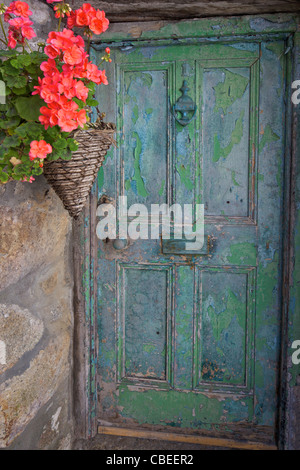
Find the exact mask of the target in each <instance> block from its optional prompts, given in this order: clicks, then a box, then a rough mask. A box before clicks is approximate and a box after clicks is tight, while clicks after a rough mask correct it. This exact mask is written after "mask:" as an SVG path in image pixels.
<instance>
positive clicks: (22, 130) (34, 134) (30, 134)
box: [15, 122, 43, 140]
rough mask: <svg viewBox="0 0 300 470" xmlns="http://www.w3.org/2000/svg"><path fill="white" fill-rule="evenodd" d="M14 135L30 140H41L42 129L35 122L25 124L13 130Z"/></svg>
mask: <svg viewBox="0 0 300 470" xmlns="http://www.w3.org/2000/svg"><path fill="white" fill-rule="evenodd" d="M15 133H16V134H18V135H19V136H20V137H23V138H25V137H27V138H29V139H31V140H41V137H42V135H43V128H42V126H41V124H38V123H36V122H25V123H24V124H21V125H20V126H19V127H17V128H16V129H15Z"/></svg>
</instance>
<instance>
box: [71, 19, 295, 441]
mask: <svg viewBox="0 0 300 470" xmlns="http://www.w3.org/2000/svg"><path fill="white" fill-rule="evenodd" d="M297 19H298V20H299V16H296V15H295V14H294V15H292V14H282V15H262V16H259V17H258V16H245V17H235V18H206V19H200V20H193V21H180V22H174V23H170V24H168V25H167V26H166V25H165V26H162V25H161V23H145V24H143V23H139V24H133V23H128V24H114V25H112V27H111V28H110V32H109V33H106V34H105V35H103V36H102V43H103V45H104V46H106V45H109V44H110V43H111V42H117V43H123V44H124V43H125V44H126V43H128V42H133V41H136V40H139V41H146V42H150V41H158V42H159V43H164V44H165V43H169V42H170V41H172V40H174V38H176V40H177V41H178V42H183V41H184V40H186V38H187V37H188V38H189V41H195V42H206V41H209V40H210V38H222V40H223V41H227V40H230V41H232V40H233V34H234V39H241V38H243V40H247V39H248V40H254V39H256V40H259V39H260V38H265V37H266V36H270V35H272V37H276V36H278V35H281V36H282V35H285V36H286V38H287V37H288V41H289V44H288V47H287V51H286V54H287V57H288V59H287V70H286V72H287V83H290V84H291V83H292V82H293V81H294V80H296V79H300V60H299V57H300V32H297ZM298 22H299V21H298ZM171 37H172V39H170V38H171ZM291 93H292V90H291V87H290V86H287V95H286V99H287V110H288V112H287V115H286V129H287V134H286V154H285V193H284V208H285V210H284V213H285V220H284V226H283V237H282V239H283V261H282V267H283V286H282V298H283V301H282V338H281V339H282V351H281V377H280V403H279V414H278V426H277V432H278V436H277V442H278V448H279V449H290V448H297V446H299V437H297V429H296V428H297V427H298V429H299V425H300V423H299V409H297V407H296V398H295V397H297V396H299V383H298V381H299V379H298V380H297V377H299V376H300V370H299V369H300V366H295V365H292V363H291V354H292V352H293V351H292V349H291V344H292V342H293V341H294V340H295V339H300V315H299V308H300V307H299V304H300V292H299V289H298V290H297V282H298V283H299V282H300V279H299V272H300V253H299V246H300V244H299V241H300V240H299V238H300V211H299V203H300V184H299V183H300V161H297V154H299V152H300V133H299V131H298V135H297V129H299V122H300V104H299V105H298V106H296V105H293V104H292V103H291ZM298 160H300V159H298ZM96 184H97V183H95V185H94V188H93V190H92V192H91V195H90V200H89V204H88V205H87V206H86V208H85V210H84V212H83V214H82V215H81V217H80V219H79V220H78V221H74V225H73V232H74V276H75V289H74V315H75V318H74V320H75V329H74V397H73V398H74V416H75V425H76V437H77V438H91V437H93V436H94V435H95V434H96V432H97V416H96V409H97V378H96V365H97V356H98V354H97V332H96V323H97V321H96V301H95V295H96V294H95V293H96V286H95V282H96V276H95V272H96V262H97V256H96V255H97V248H96V246H97V239H96V220H95V212H96V207H97V196H96V195H97V188H96ZM297 207H298V209H297ZM297 210H298V212H297ZM297 247H298V251H297ZM297 277H298V278H297ZM297 302H298V304H297ZM297 335H298V337H297ZM297 394H298V395H297ZM298 408H299V405H298ZM297 416H298V421H297ZM206 444H207V443H206ZM212 445H213V443H212ZM217 445H221V444H217Z"/></svg>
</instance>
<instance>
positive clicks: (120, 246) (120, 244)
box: [113, 238, 128, 251]
mask: <svg viewBox="0 0 300 470" xmlns="http://www.w3.org/2000/svg"><path fill="white" fill-rule="evenodd" d="M127 246H128V240H127V238H116V239H115V240H114V241H113V247H114V249H115V250H117V251H121V250H124V248H127Z"/></svg>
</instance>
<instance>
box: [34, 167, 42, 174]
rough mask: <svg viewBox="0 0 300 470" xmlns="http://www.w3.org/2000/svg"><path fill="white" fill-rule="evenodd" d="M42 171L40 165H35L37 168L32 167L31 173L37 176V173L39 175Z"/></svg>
mask: <svg viewBox="0 0 300 470" xmlns="http://www.w3.org/2000/svg"><path fill="white" fill-rule="evenodd" d="M42 173H43V169H42V168H40V167H37V168H33V169H32V174H33V175H37V176H38V175H41V174H42Z"/></svg>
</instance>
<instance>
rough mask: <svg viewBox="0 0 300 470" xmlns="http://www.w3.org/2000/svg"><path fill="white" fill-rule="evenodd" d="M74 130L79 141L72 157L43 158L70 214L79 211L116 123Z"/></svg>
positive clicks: (45, 166)
mask: <svg viewBox="0 0 300 470" xmlns="http://www.w3.org/2000/svg"><path fill="white" fill-rule="evenodd" d="M106 127H107V128H105V129H97V128H91V129H87V130H82V131H76V132H75V133H74V135H73V137H74V138H75V139H76V141H77V142H78V143H79V147H78V150H76V152H73V153H72V159H71V160H62V159H60V158H59V159H58V160H54V161H45V164H44V175H45V177H46V179H47V181H48V183H49V184H50V186H52V188H53V189H54V191H55V192H56V194H57V195H58V196H59V197H60V199H61V200H62V202H63V205H64V207H65V209H67V211H68V212H69V214H70V215H71V217H74V218H77V217H78V215H79V214H80V212H81V211H82V209H83V207H84V205H85V203H86V200H87V198H88V196H89V193H90V190H91V188H92V186H93V183H94V181H95V178H96V176H97V173H98V170H99V168H100V167H101V165H102V164H103V162H104V159H105V155H106V153H107V151H108V149H109V148H110V146H111V145H112V144H114V143H115V141H114V139H113V134H114V132H115V126H114V125H113V124H107V125H106Z"/></svg>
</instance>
